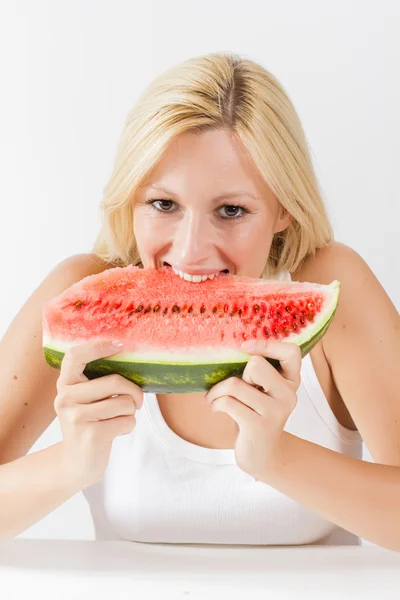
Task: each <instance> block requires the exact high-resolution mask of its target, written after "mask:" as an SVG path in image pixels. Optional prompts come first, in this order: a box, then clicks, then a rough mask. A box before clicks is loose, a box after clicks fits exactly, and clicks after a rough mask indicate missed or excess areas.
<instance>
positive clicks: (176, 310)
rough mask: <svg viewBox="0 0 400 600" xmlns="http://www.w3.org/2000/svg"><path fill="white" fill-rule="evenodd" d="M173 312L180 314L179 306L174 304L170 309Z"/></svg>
mask: <svg viewBox="0 0 400 600" xmlns="http://www.w3.org/2000/svg"><path fill="white" fill-rule="evenodd" d="M172 310H173V312H177V313H179V312H181V309H180V308H179V306H177V305H176V304H174V306H173V307H172Z"/></svg>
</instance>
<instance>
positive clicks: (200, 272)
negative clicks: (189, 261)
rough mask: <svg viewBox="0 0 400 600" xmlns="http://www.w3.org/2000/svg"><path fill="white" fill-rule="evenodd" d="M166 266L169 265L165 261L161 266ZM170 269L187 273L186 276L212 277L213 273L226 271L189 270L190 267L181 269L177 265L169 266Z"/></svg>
mask: <svg viewBox="0 0 400 600" xmlns="http://www.w3.org/2000/svg"><path fill="white" fill-rule="evenodd" d="M166 264H168V265H169V264H170V263H167V261H164V262H163V266H165V265H166ZM170 266H171V267H173V268H174V269H176V270H177V271H182V273H187V274H188V275H212V274H213V273H220V272H221V271H225V270H227V269H205V268H202V269H191V268H190V267H181V266H179V265H170Z"/></svg>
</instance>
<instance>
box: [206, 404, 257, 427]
mask: <svg viewBox="0 0 400 600" xmlns="http://www.w3.org/2000/svg"><path fill="white" fill-rule="evenodd" d="M211 410H212V411H213V412H224V413H226V414H227V415H229V416H230V417H231V418H232V419H233V420H234V421H235V422H236V423H237V424H238V426H239V429H241V430H244V429H245V428H246V427H254V426H255V423H256V420H257V419H258V418H259V416H258V415H257V414H256V413H255V412H254V411H253V410H251V409H250V408H249V407H248V406H246V405H245V404H243V403H242V402H239V401H238V400H237V399H236V398H232V396H221V397H220V398H217V399H216V400H214V402H213V403H212V406H211Z"/></svg>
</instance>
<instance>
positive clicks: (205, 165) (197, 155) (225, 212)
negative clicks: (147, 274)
mask: <svg viewBox="0 0 400 600" xmlns="http://www.w3.org/2000/svg"><path fill="white" fill-rule="evenodd" d="M133 211H134V234H135V237H136V241H137V244H138V249H139V253H140V257H141V260H142V264H143V266H144V267H145V268H146V267H150V266H152V267H156V268H159V267H162V266H163V264H164V262H167V263H168V264H169V265H171V266H173V267H175V268H177V269H178V270H179V271H183V272H185V273H194V272H195V273H198V274H208V273H219V272H221V271H222V270H226V269H228V270H229V272H230V273H232V274H233V275H246V276H249V277H260V276H261V274H262V272H263V270H264V267H265V265H266V262H267V259H268V255H269V251H270V247H271V243H272V238H273V235H274V233H276V232H278V231H282V230H284V229H285V228H286V227H287V225H288V224H289V220H290V216H289V215H288V214H287V213H284V211H282V209H281V208H280V205H279V203H278V200H277V199H276V197H275V196H274V194H273V193H272V192H271V190H270V189H269V187H268V186H267V184H266V183H265V181H264V180H263V179H262V177H261V175H260V173H259V172H258V171H257V169H256V167H255V166H254V164H253V163H252V161H251V160H250V159H249V158H248V157H247V156H246V155H245V152H244V149H243V148H242V146H241V144H240V142H239V141H237V140H236V139H235V138H234V135H233V134H232V132H230V131H226V130H213V131H207V132H203V133H201V134H195V133H190V132H188V133H184V134H182V135H181V136H179V137H178V138H176V139H175V140H174V141H173V142H172V144H171V145H170V146H169V148H168V149H167V151H166V152H165V153H164V155H163V157H162V158H161V160H160V161H159V162H158V163H157V165H156V166H155V168H154V169H153V170H152V172H151V175H150V177H149V178H148V179H147V181H146V182H145V184H144V185H143V186H141V187H140V188H139V190H138V193H137V194H136V197H135V199H134V200H133Z"/></svg>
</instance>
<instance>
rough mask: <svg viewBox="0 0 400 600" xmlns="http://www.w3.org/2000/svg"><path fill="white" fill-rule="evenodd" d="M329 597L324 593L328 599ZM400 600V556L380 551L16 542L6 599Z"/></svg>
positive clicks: (4, 548) (3, 552) (8, 548)
mask: <svg viewBox="0 0 400 600" xmlns="http://www.w3.org/2000/svg"><path fill="white" fill-rule="evenodd" d="M321 592H323V593H322V594H321ZM377 594H379V597H378V598H379V600H384V599H386V598H388V599H389V598H390V599H391V598H393V599H394V598H396V599H397V600H398V599H399V598H400V553H396V552H391V551H389V550H384V549H382V548H379V547H376V546H297V547H283V546H281V547H266V546H209V545H196V546H193V545H190V544H186V545H185V544H180V545H175V544H170V545H169V544H144V543H137V542H97V541H81V540H31V539H21V538H20V539H18V538H17V539H14V540H11V541H9V542H3V543H0V598H1V599H2V600H3V599H4V600H14V599H17V598H18V600H22V599H23V600H31V599H36V598H37V599H40V600H47V599H49V600H50V599H51V600H64V599H65V600H67V599H68V600H88V599H96V600H103V599H106V598H107V600H117V599H119V598H135V599H141V600H142V599H145V598H157V599H159V598H160V599H164V598H167V599H170V598H171V599H176V598H184V599H188V600H194V599H196V600H197V599H200V598H201V599H202V600H214V599H216V598H218V600H221V598H222V599H223V600H232V599H236V598H246V600H251V599H253V598H257V599H258V598H260V599H261V598H262V599H263V600H264V599H270V598H271V599H274V598H291V599H293V598H295V599H296V600H297V599H298V598H310V597H315V598H317V597H318V598H319V599H321V600H322V599H325V598H340V600H343V599H345V598H352V599H354V598H355V597H356V598H364V599H365V598H376V597H377Z"/></svg>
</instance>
